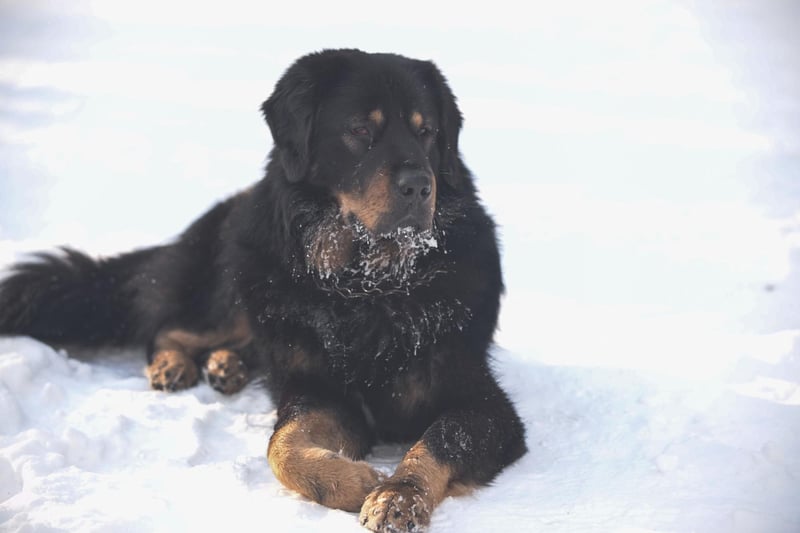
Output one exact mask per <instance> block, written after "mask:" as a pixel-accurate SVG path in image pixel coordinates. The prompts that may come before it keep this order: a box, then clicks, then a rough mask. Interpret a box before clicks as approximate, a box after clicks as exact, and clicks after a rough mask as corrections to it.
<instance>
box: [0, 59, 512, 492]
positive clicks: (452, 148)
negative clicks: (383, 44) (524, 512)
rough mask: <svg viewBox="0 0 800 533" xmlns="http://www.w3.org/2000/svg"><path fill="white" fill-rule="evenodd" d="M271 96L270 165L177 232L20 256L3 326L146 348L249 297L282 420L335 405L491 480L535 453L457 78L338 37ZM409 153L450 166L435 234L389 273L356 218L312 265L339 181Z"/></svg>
mask: <svg viewBox="0 0 800 533" xmlns="http://www.w3.org/2000/svg"><path fill="white" fill-rule="evenodd" d="M376 107H380V108H381V109H382V110H383V112H384V115H385V124H384V126H385V127H384V129H383V130H380V131H379V128H375V127H374V125H370V128H373V129H374V131H369V132H368V135H369V139H366V140H362V137H365V134H364V133H363V131H364V130H363V129H359V128H350V123H349V122H347V120H348V119H347V117H348V116H349V115H348V113H350V112H351V111H354V110H355V111H358V112H360V113H362V114H366V113H369V112H370V111H371V110H372V109H374V108H376ZM414 110H417V111H420V112H421V114H422V115H424V116H425V117H426V120H427V121H429V127H428V128H427V129H425V128H423V129H420V131H418V132H410V133H409V131H407V130H408V128H407V127H406V126H402V127H401V126H400V125H398V124H401V125H402V124H406V123H405V122H402V121H403V120H404V118H403V117H407V116H408V114H410V113H411V112H412V111H414ZM263 112H264V114H265V116H266V119H267V122H268V124H269V127H270V129H271V132H272V134H273V138H274V148H273V150H272V152H271V154H270V161H269V163H268V165H267V169H266V174H265V177H264V178H263V179H262V180H261V181H259V182H258V183H256V184H255V185H254V186H253V187H252V188H250V189H248V190H246V191H244V192H242V193H240V194H238V195H236V196H234V197H232V198H230V199H228V200H227V201H225V202H222V203H220V204H218V205H217V206H215V207H214V208H213V209H211V210H210V211H209V212H208V213H206V214H205V215H203V216H202V217H201V218H200V219H199V220H197V221H196V222H195V223H194V224H192V225H191V226H190V227H189V228H188V229H187V230H186V232H185V233H183V234H182V235H181V236H180V237H179V238H178V239H177V240H176V241H175V242H174V243H172V244H168V245H165V246H159V247H155V248H149V249H145V250H141V251H137V252H133V253H130V254H124V255H121V256H118V257H114V258H110V259H103V260H94V259H91V258H89V257H87V256H86V255H83V254H81V253H79V252H76V251H73V250H69V249H65V250H64V251H63V253H61V254H42V255H39V256H37V257H36V258H35V259H34V260H32V261H31V262H27V263H21V264H18V265H16V266H14V267H13V268H12V269H11V271H10V272H9V273H8V275H7V276H6V278H5V279H4V281H2V283H1V284H0V334H4V335H31V336H33V337H37V338H39V339H42V340H44V341H48V342H53V343H82V344H87V345H104V344H116V345H123V346H130V345H141V346H147V345H150V344H152V342H153V339H154V337H155V336H156V335H157V334H158V332H159V331H163V330H165V329H170V328H183V329H186V330H191V331H204V330H208V329H212V328H215V327H217V326H218V325H219V324H223V323H225V322H226V321H230V319H231V317H232V316H234V315H236V314H237V313H244V315H245V316H246V317H247V322H248V324H249V327H250V329H251V331H252V342H251V344H250V346H249V347H248V352H249V353H251V354H253V357H254V359H253V360H251V361H249V364H250V365H251V366H253V367H257V369H258V370H259V371H260V372H262V373H263V375H264V376H265V378H266V379H265V380H266V382H267V384H268V389H269V393H270V395H271V397H272V398H273V400H274V401H275V402H276V404H277V405H278V406H279V420H278V425H277V427H281V426H282V425H283V424H285V423H286V422H287V420H290V419H293V418H295V417H297V416H298V413H302V412H304V411H306V410H310V409H316V408H318V407H320V406H325V407H329V408H332V409H334V410H338V411H339V412H340V413H342V414H343V415H344V414H346V416H347V419H348V427H353V428H355V429H354V431H356V432H361V433H363V436H362V437H360V438H362V439H366V440H367V441H369V442H368V443H367V444H369V443H371V442H374V441H375V440H376V439H386V440H401V441H409V440H414V439H421V440H422V441H423V442H424V443H425V444H426V445H427V447H428V449H429V450H430V451H431V453H432V454H433V455H434V456H435V457H436V458H437V460H439V461H441V462H442V463H444V464H447V465H449V467H450V468H452V470H453V472H454V480H455V481H460V482H463V483H467V484H484V483H488V482H489V481H490V480H492V479H493V478H494V476H495V475H496V474H497V473H498V472H499V471H500V470H501V469H502V468H503V467H505V466H506V465H508V464H510V463H511V462H513V461H514V460H516V459H517V458H518V457H520V456H521V455H522V454H523V453H524V452H525V444H524V428H523V425H522V423H521V421H520V419H519V417H518V416H517V414H516V412H515V410H514V408H513V406H512V404H511V402H510V401H509V399H508V398H507V396H506V394H505V393H504V392H503V391H502V390H501V389H500V387H499V386H498V384H497V382H496V380H495V378H494V377H493V375H492V371H491V369H490V361H489V355H488V352H489V349H490V344H491V342H492V336H493V332H494V330H495V326H496V323H497V316H498V310H499V304H500V296H501V293H502V291H503V284H502V276H501V269H500V256H499V252H498V245H497V239H496V235H495V226H494V223H493V222H492V220H491V218H490V217H489V216H488V214H487V213H486V211H485V210H484V208H483V207H482V206H481V204H480V202H479V200H478V198H477V196H476V191H475V187H474V185H473V181H472V177H471V175H470V173H469V171H468V170H467V168H466V167H465V166H464V163H463V162H462V159H461V157H460V155H459V151H458V135H459V130H460V128H461V115H460V112H459V110H458V108H457V106H456V102H455V99H454V97H453V95H452V93H451V91H450V88H449V87H448V85H447V83H446V81H445V80H444V78H443V77H442V75H441V74H440V72H439V70H438V69H437V68H436V67H435V66H434V65H433V64H432V63H430V62H425V61H416V60H411V59H407V58H404V57H401V56H396V55H389V54H365V53H363V52H360V51H356V50H332V51H325V52H321V53H316V54H311V55H309V56H306V57H303V58H301V59H300V60H298V61H297V62H296V63H295V64H294V65H293V66H292V67H291V68H290V69H289V70H288V71H287V72H286V74H285V75H284V76H283V77H282V79H281V80H280V81H279V82H278V84H277V86H276V89H275V91H274V93H273V94H272V96H271V97H270V98H269V99H268V100H267V101H266V102H265V103H264V105H263ZM348 128H350V129H348ZM343 135H344V136H351V137H353V138H352V139H351V138H350V137H347V138H348V139H350V140H349V141H348V142H350V143H351V144H350V146H351V148H350V149H347V148H346V147H345V146H344V144H343V142H342V138H343V137H342V136H343ZM359 143H364V144H363V146H362V145H361V144H359ZM367 143H368V144H367ZM381 150H382V151H381ZM375 158H377V159H375ZM373 160H375V161H373ZM409 161H411V164H413V165H416V166H415V167H414V168H416V169H418V170H419V169H423V170H420V172H423V173H424V169H426V168H430V169H431V171H432V173H433V175H434V176H435V177H434V179H435V180H436V181H435V189H436V198H435V211H434V213H433V221H432V227H431V229H430V235H431V236H432V238H433V239H435V241H436V244H435V246H432V247H428V248H425V247H424V246H423V248H424V249H423V250H422V251H421V252H419V253H418V254H417V255H416V256H414V264H413V266H412V267H410V268H408V269H406V270H404V271H403V272H401V273H399V274H397V275H386V276H377V277H375V276H371V275H369V274H368V273H365V272H364V270H363V268H360V267H359V266H358V264H359V263H358V257H359V254H362V253H367V252H366V251H365V247H366V248H368V247H369V242H371V241H370V239H371V238H372V237H374V236H372V237H370V236H369V235H367V236H366V237H364V235H363V232H362V233H358V232H356V233H354V235H356V237H357V238H356V245H355V249H354V251H353V254H352V255H353V258H351V259H352V260H351V261H350V262H349V263H348V264H347V266H346V267H344V268H339V269H338V270H337V269H333V270H332V271H330V272H329V271H325V269H320V268H317V267H315V266H314V265H313V264H311V263H310V261H311V260H310V259H309V257H310V252H309V247H310V243H313V242H318V241H319V238H320V235H321V234H323V233H324V232H325V225H324V221H330V220H335V219H336V217H337V216H340V215H337V201H336V196H335V194H336V193H337V192H339V191H345V192H347V191H348V190H350V189H348V188H351V189H352V188H353V187H356V188H357V187H358V186H362V187H363V186H365V183H366V182H367V180H369V179H371V178H370V176H373V175H375V174H376V172H377V171H374V172H373V171H372V170H369V167H370V165H372V167H374V168H377V167H379V166H380V167H381V168H384V169H388V170H387V172H388V173H389V174H390V175H393V176H394V175H396V174H397V173H396V172H395V171H396V165H401V166H402V165H409ZM374 168H373V170H374ZM365 169H366V170H365ZM359 180H360V182H359V184H354V181H359ZM353 190H355V189H353ZM393 194H394V193H393ZM345 218H347V217H345ZM348 220H349V221H350V222H353V224H354V225H353V227H356V228H358V227H359V224H358V221H357V220H355V221H354V220H353V217H350V218H349V219H348ZM423 225H424V224H423ZM362 229H363V228H362ZM315 239H316V240H315ZM412 240H413V239H412ZM365 243H366V244H365ZM414 243H415V245H418V244H419V242H418V241H414ZM298 354H299V355H298ZM365 413H367V414H365Z"/></svg>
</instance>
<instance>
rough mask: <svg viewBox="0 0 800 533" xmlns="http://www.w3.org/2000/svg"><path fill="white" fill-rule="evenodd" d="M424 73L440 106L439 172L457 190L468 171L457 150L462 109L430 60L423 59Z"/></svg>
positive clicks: (437, 139) (437, 140) (438, 136)
mask: <svg viewBox="0 0 800 533" xmlns="http://www.w3.org/2000/svg"><path fill="white" fill-rule="evenodd" d="M423 65H424V70H423V74H424V76H425V78H427V80H426V81H428V82H429V83H430V84H431V86H432V87H433V88H434V91H435V92H436V98H437V103H438V106H439V132H438V134H437V137H436V143H437V148H438V149H439V161H440V163H439V166H440V168H439V174H440V175H441V176H442V177H443V178H444V180H445V182H446V183H447V184H448V185H450V186H451V187H453V188H454V189H458V188H460V187H461V185H462V184H463V182H464V179H465V178H464V174H465V173H466V172H467V170H466V167H465V166H464V163H463V162H462V161H461V154H460V153H459V151H458V136H459V134H460V133H461V124H462V118H461V111H460V110H459V109H458V104H457V103H456V97H455V96H454V95H453V91H452V90H450V86H449V85H448V83H447V80H446V79H445V77H444V75H442V73H441V71H440V70H439V69H438V67H436V65H434V64H433V63H432V62H430V61H424V62H423Z"/></svg>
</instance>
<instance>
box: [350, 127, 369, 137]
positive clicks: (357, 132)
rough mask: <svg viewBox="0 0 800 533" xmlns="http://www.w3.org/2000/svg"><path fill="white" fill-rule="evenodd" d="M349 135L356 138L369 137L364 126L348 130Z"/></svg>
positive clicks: (367, 130)
mask: <svg viewBox="0 0 800 533" xmlns="http://www.w3.org/2000/svg"><path fill="white" fill-rule="evenodd" d="M350 133H352V134H353V135H355V136H356V137H363V136H366V135H369V128H365V127H364V126H356V127H355V128H352V129H351V130H350Z"/></svg>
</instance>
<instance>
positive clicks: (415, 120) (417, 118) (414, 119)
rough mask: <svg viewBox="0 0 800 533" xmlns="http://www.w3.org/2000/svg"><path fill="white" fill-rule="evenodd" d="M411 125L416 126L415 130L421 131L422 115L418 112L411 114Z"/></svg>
mask: <svg viewBox="0 0 800 533" xmlns="http://www.w3.org/2000/svg"><path fill="white" fill-rule="evenodd" d="M411 124H413V125H414V127H415V128H417V129H419V128H421V127H422V115H420V114H419V113H418V112H416V111H414V112H413V113H411Z"/></svg>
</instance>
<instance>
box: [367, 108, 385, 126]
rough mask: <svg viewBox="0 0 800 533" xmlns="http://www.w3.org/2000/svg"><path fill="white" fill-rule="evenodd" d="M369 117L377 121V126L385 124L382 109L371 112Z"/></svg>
mask: <svg viewBox="0 0 800 533" xmlns="http://www.w3.org/2000/svg"><path fill="white" fill-rule="evenodd" d="M369 119H370V120H371V121H372V122H374V123H375V125H376V126H378V127H380V126H382V125H383V120H384V118H383V111H381V110H380V109H376V110H374V111H373V112H372V113H370V114H369Z"/></svg>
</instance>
